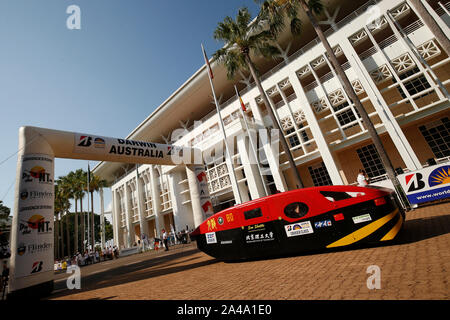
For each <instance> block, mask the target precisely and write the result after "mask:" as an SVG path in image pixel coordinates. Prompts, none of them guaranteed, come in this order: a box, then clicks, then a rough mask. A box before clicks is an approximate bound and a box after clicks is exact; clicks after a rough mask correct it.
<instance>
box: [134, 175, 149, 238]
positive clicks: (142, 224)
mask: <svg viewBox="0 0 450 320" xmlns="http://www.w3.org/2000/svg"><path fill="white" fill-rule="evenodd" d="M143 191H144V186H143V181H142V178H141V177H140V174H139V167H136V195H137V202H138V212H139V230H141V234H140V235H139V238H140V239H141V242H142V234H145V235H147V237H148V234H149V233H148V223H146V221H145V201H144V194H143Z"/></svg>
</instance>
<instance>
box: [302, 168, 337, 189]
mask: <svg viewBox="0 0 450 320" xmlns="http://www.w3.org/2000/svg"><path fill="white" fill-rule="evenodd" d="M308 170H309V174H310V175H311V178H312V180H313V183H314V186H316V187H318V186H330V185H332V184H333V183H332V182H331V178H330V175H329V174H328V171H327V168H326V167H325V164H324V163H323V162H321V163H319V164H316V165H314V166H310V167H308Z"/></svg>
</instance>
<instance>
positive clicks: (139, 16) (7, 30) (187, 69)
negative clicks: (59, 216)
mask: <svg viewBox="0 0 450 320" xmlns="http://www.w3.org/2000/svg"><path fill="white" fill-rule="evenodd" d="M70 5H77V6H79V8H80V10H81V29H80V30H69V29H68V28H67V26H66V20H67V19H68V18H69V16H70V14H67V13H66V10H67V8H68V7H69V6H70ZM243 6H247V7H248V8H249V9H250V12H251V13H252V16H255V15H256V13H257V11H258V8H257V5H256V4H255V3H254V1H253V0H189V1H187V0H175V1H156V0H42V1H36V0H2V1H1V2H0V43H1V45H0V48H1V49H0V115H1V120H2V121H1V126H0V132H1V135H2V139H1V140H0V141H1V143H0V146H1V147H0V148H1V149H0V150H1V152H0V175H1V179H0V200H3V202H4V205H6V206H8V207H10V208H11V209H12V208H13V206H14V183H15V174H16V164H17V156H15V155H14V154H15V152H17V144H18V129H19V128H20V127H21V126H24V125H30V126H38V127H44V128H51V129H58V130H67V131H75V132H83V133H92V134H98V135H103V136H111V137H125V136H127V135H128V134H129V133H130V132H131V131H132V130H133V129H134V128H135V127H136V126H137V125H139V124H140V123H141V122H142V121H143V120H144V119H145V118H146V117H147V116H148V115H149V114H150V113H151V112H152V111H153V110H154V109H155V108H157V107H158V106H159V105H160V104H161V103H162V102H163V101H164V100H166V98H168V97H169V96H170V95H171V94H172V93H173V92H174V91H175V90H176V89H178V87H179V86H180V85H181V84H183V83H184V82H185V81H186V80H187V79H188V78H189V77H190V76H191V75H192V74H193V73H194V72H196V71H197V70H198V69H199V68H200V67H201V66H202V65H203V64H204V60H203V56H202V53H201V48H200V43H202V42H203V44H204V46H205V49H206V51H207V53H208V55H209V56H211V54H212V53H213V52H214V51H215V50H217V49H218V48H220V47H221V45H222V44H221V43H220V42H217V41H216V40H214V38H213V36H212V35H213V32H214V29H215V28H216V27H217V23H218V22H220V21H222V20H223V19H224V17H225V16H227V15H229V16H232V17H235V16H236V13H237V10H238V9H239V8H240V7H243ZM12 155H14V156H12ZM10 156H12V157H11V158H9V160H6V159H7V158H8V157H10ZM5 160H6V161H5ZM2 162H3V163H2ZM90 164H91V167H93V166H94V165H95V162H93V161H91V162H90ZM78 168H84V169H85V170H87V161H81V160H69V159H56V162H55V176H56V177H58V176H62V175H66V174H67V173H68V172H70V171H72V170H76V169H78ZM96 199H98V198H97V196H96ZM94 201H95V202H96V206H95V207H96V209H95V211H96V212H98V211H99V201H98V200H94ZM109 202H110V193H109V192H106V196H105V206H107V205H108V204H109Z"/></svg>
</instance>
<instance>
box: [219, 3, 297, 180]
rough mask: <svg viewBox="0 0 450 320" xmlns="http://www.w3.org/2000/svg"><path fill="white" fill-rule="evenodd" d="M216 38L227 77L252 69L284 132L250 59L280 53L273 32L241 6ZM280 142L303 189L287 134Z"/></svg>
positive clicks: (264, 99) (258, 85)
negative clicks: (261, 24)
mask: <svg viewBox="0 0 450 320" xmlns="http://www.w3.org/2000/svg"><path fill="white" fill-rule="evenodd" d="M214 38H215V39H217V40H221V41H223V42H224V43H225V46H224V47H223V48H222V49H219V50H218V51H217V52H215V53H214V55H213V57H214V59H216V60H217V61H218V62H220V63H223V64H224V65H225V67H226V69H227V76H228V79H233V77H234V75H235V73H236V72H237V71H238V70H247V71H249V72H250V74H251V75H252V77H253V79H254V80H255V83H256V86H257V87H258V90H259V92H260V94H261V98H262V100H263V102H264V105H265V107H266V110H267V111H268V113H269V116H270V118H271V120H272V123H273V125H274V127H275V129H277V130H278V132H281V133H282V132H283V131H282V130H281V127H280V124H279V123H278V120H277V118H276V117H275V113H274V111H273V110H272V107H271V105H270V103H269V100H268V98H267V95H266V92H265V91H264V89H263V87H262V85H261V81H260V79H259V76H258V73H257V69H256V67H255V65H254V63H253V61H252V58H251V56H252V55H259V56H263V57H265V58H270V59H272V58H275V57H278V56H279V55H280V51H279V50H278V48H276V47H275V46H273V45H272V44H271V43H273V41H274V40H275V38H274V35H273V33H272V32H269V31H264V30H262V29H261V27H260V26H259V24H257V23H251V15H250V13H249V11H248V9H247V8H241V9H239V11H238V14H237V16H236V20H233V19H232V18H231V17H229V16H227V17H226V18H225V19H224V20H223V22H219V24H218V26H217V29H216V30H215V31H214ZM280 142H281V146H282V148H283V151H284V153H285V155H286V156H287V158H288V161H289V165H290V168H291V171H292V173H293V176H294V178H295V180H296V183H297V186H298V187H299V188H303V183H302V181H301V178H300V174H299V173H298V170H297V167H296V166H295V162H294V159H293V157H292V154H291V151H290V149H289V146H288V144H287V142H286V138H285V137H284V134H281V135H280Z"/></svg>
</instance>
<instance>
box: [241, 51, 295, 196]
mask: <svg viewBox="0 0 450 320" xmlns="http://www.w3.org/2000/svg"><path fill="white" fill-rule="evenodd" d="M245 62H246V63H247V65H248V67H249V69H250V73H251V74H252V77H253V79H254V80H255V83H256V86H257V87H258V89H259V92H260V93H261V98H262V99H263V102H264V104H265V106H266V109H267V112H268V113H269V116H270V118H271V119H272V122H273V125H274V126H275V129H278V131H279V132H280V133H281V136H280V141H281V146H282V147H283V150H284V153H285V154H286V156H287V157H288V161H289V165H290V167H291V170H292V172H293V174H294V179H295V181H296V183H297V188H303V183H302V179H301V178H300V174H299V173H298V170H297V166H296V165H295V162H294V159H293V158H292V154H291V150H289V146H288V144H287V142H286V138H285V136H284V132H283V130H281V128H280V124H279V123H278V120H277V118H276V117H275V113H274V111H273V110H272V107H271V105H270V103H269V99H268V98H267V95H266V93H265V91H264V89H263V87H262V85H261V81H260V80H259V77H258V76H257V74H256V70H255V67H254V65H253V62H252V61H251V59H250V56H249V55H248V54H245Z"/></svg>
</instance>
